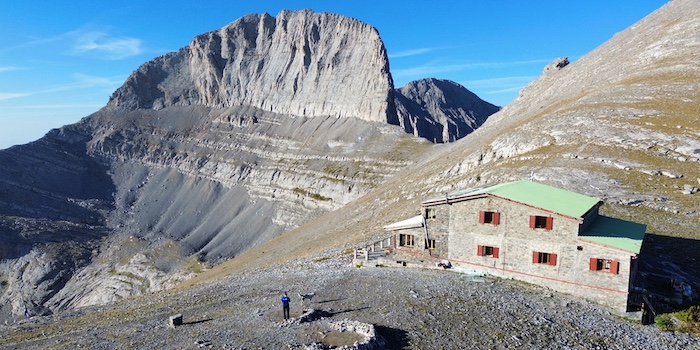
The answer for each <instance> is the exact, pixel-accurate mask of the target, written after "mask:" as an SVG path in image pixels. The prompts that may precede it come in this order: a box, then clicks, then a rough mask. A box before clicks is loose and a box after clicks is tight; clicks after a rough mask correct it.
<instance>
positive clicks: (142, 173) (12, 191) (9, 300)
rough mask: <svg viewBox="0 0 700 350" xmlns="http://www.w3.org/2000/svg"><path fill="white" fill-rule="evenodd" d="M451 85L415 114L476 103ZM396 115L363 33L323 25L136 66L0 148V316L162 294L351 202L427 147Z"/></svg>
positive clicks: (300, 19)
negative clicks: (99, 105) (98, 94)
mask: <svg viewBox="0 0 700 350" xmlns="http://www.w3.org/2000/svg"><path fill="white" fill-rule="evenodd" d="M452 90H454V91H450V93H449V94H448V95H445V93H444V92H441V91H440V87H435V88H434V89H433V92H434V96H442V99H443V101H442V102H443V104H442V105H438V106H436V107H434V108H432V109H431V110H430V112H431V113H437V114H439V113H441V112H440V108H441V107H444V108H445V110H446V111H447V108H450V109H456V110H460V111H483V110H484V108H483V107H482V106H481V105H484V106H486V105H488V106H490V105H489V104H488V103H487V102H484V101H481V100H478V99H474V98H473V94H471V93H470V92H469V91H468V90H466V89H464V88H461V89H457V88H454V87H453V88H452ZM463 95H464V96H463ZM431 96H433V95H431ZM445 96H446V98H445ZM467 96H469V98H467ZM465 103H466V104H465ZM470 103H474V105H469V104H470ZM396 114H397V111H396V108H395V107H394V87H393V82H392V79H391V75H390V73H389V71H388V60H387V56H386V51H385V50H384V46H383V43H382V42H381V39H380V38H379V36H378V34H377V31H376V29H375V28H373V27H371V26H369V25H367V24H364V23H361V22H359V21H357V20H354V19H350V18H346V17H343V16H338V15H334V14H328V13H314V12H312V11H308V10H306V11H296V12H290V11H282V12H281V13H280V14H279V15H278V16H277V18H273V17H271V16H269V15H267V14H264V15H249V16H245V17H243V18H241V19H239V20H237V21H234V22H232V23H231V24H229V25H227V26H226V27H224V28H222V29H220V30H217V31H213V32H210V33H205V34H203V35H200V36H197V37H195V38H194V39H193V40H192V42H191V43H190V44H189V45H188V46H186V47H184V48H182V49H181V50H179V51H178V52H174V53H170V54H167V55H164V56H161V57H158V58H155V59H154V60H152V61H150V62H147V63H145V64H144V65H142V66H141V67H139V69H137V70H136V71H135V72H134V73H133V74H132V75H131V76H130V77H129V78H128V79H127V81H126V82H125V83H124V85H123V86H122V87H121V88H119V89H118V90H117V91H116V92H115V93H114V94H113V96H112V98H111V99H110V102H109V103H108V105H107V106H105V107H104V108H103V109H101V110H100V111H98V112H96V113H94V114H93V115H90V116H88V117H86V118H84V119H83V120H81V121H80V122H79V123H76V124H73V125H68V126H65V127H62V128H60V129H56V130H52V131H50V132H49V133H48V134H47V135H46V136H45V137H44V138H42V139H40V140H37V141H36V142H33V143H30V144H27V145H21V146H15V147H12V148H10V149H7V150H3V151H2V152H0V161H1V162H2V164H3V167H2V168H0V234H1V235H2V236H3V240H2V241H0V300H2V301H3V302H2V303H1V304H0V305H2V306H0V321H1V320H4V319H8V318H10V317H11V316H12V315H18V314H20V313H21V312H22V310H23V307H24V306H25V305H26V306H27V307H29V309H30V310H31V311H32V312H33V313H34V314H50V313H52V312H56V311H58V310H65V309H69V308H72V307H79V306H85V305H93V304H102V303H107V302H112V301H117V300H120V299H121V298H124V297H128V296H133V295H138V294H141V293H144V292H154V291H159V290H163V289H167V288H169V287H172V286H173V285H175V284H177V283H178V282H181V281H182V280H185V279H187V278H189V277H191V276H192V275H193V274H195V273H196V272H198V271H200V270H201V269H202V268H206V267H207V266H210V265H211V264H216V263H219V262H221V261H223V260H225V259H228V258H231V257H234V256H237V255H240V254H241V253H243V252H245V251H247V250H249V249H251V248H252V247H255V246H258V245H261V244H263V243H265V242H267V241H269V240H270V239H271V238H273V237H275V236H277V235H279V234H281V233H282V232H285V231H287V230H290V229H293V228H295V227H298V226H299V225H300V224H302V223H304V222H306V221H308V220H311V219H313V218H315V217H318V216H320V215H322V214H323V213H326V212H328V211H331V210H335V209H338V208H340V207H342V206H344V205H346V204H347V203H350V202H352V201H354V200H356V199H358V198H360V197H361V196H363V195H365V194H367V193H368V192H369V191H370V190H371V189H372V188H375V187H377V186H378V185H380V184H382V183H383V182H384V181H386V179H388V178H390V177H391V176H392V175H393V174H395V173H396V172H398V171H400V170H401V169H404V168H406V167H407V166H409V165H411V164H412V163H413V162H414V160H415V159H416V158H418V157H420V156H421V155H422V154H425V153H426V152H428V151H429V150H430V149H431V148H432V145H431V144H430V143H429V142H427V141H425V140H424V139H419V138H415V137H412V136H411V135H408V134H406V133H405V132H404V130H402V128H401V127H400V126H399V123H398V120H397V118H396ZM437 114H436V115H437ZM429 117H430V115H429V114H423V115H421V116H419V117H418V118H429ZM470 117H475V118H479V120H483V119H484V118H486V117H487V115H486V114H484V115H481V114H478V113H477V114H474V113H472V114H470ZM441 127H444V128H445V132H446V134H444V133H443V134H444V135H447V136H446V137H447V139H448V140H454V139H456V138H458V137H461V136H463V135H466V134H467V133H468V132H470V131H471V130H472V129H469V128H465V129H463V125H458V126H457V127H456V128H455V127H454V126H447V125H444V126H442V125H440V124H439V123H438V125H434V126H433V128H441Z"/></svg>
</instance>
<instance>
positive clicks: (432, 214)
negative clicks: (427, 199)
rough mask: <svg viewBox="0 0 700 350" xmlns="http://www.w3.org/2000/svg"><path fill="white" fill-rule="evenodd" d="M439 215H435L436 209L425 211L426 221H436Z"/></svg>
mask: <svg viewBox="0 0 700 350" xmlns="http://www.w3.org/2000/svg"><path fill="white" fill-rule="evenodd" d="M436 217H437V215H436V214H435V208H426V209H425V218H426V219H435V218H436Z"/></svg>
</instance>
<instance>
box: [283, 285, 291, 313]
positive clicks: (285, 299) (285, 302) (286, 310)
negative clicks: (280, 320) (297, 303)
mask: <svg viewBox="0 0 700 350" xmlns="http://www.w3.org/2000/svg"><path fill="white" fill-rule="evenodd" d="M281 300H282V313H283V314H284V319H285V320H288V319H289V302H290V301H291V299H289V297H288V296H287V292H284V295H282V298H281Z"/></svg>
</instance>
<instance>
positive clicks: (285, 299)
mask: <svg viewBox="0 0 700 350" xmlns="http://www.w3.org/2000/svg"><path fill="white" fill-rule="evenodd" d="M281 300H282V306H289V297H288V296H287V294H286V293H285V294H284V295H283V296H282V298H281Z"/></svg>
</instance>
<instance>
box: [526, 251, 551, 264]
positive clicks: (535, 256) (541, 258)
mask: <svg viewBox="0 0 700 350" xmlns="http://www.w3.org/2000/svg"><path fill="white" fill-rule="evenodd" d="M532 263H534V264H544V265H551V266H556V265H557V255H556V254H552V253H542V252H532Z"/></svg>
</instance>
